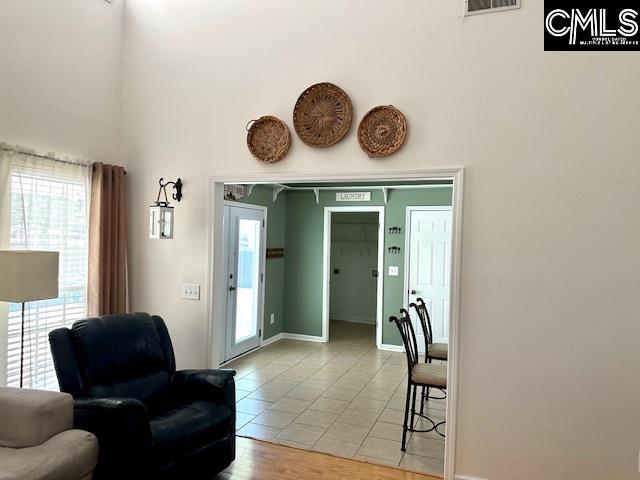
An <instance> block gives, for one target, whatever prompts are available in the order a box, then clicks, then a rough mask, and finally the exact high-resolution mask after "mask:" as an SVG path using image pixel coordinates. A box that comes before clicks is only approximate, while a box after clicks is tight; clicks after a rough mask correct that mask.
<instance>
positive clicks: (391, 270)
mask: <svg viewBox="0 0 640 480" xmlns="http://www.w3.org/2000/svg"><path fill="white" fill-rule="evenodd" d="M399 274H400V269H399V268H398V267H394V266H389V276H390V277H397V276H398V275H399Z"/></svg>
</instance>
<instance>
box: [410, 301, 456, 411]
mask: <svg viewBox="0 0 640 480" xmlns="http://www.w3.org/2000/svg"><path fill="white" fill-rule="evenodd" d="M416 302H417V303H412V304H411V305H410V307H412V308H413V309H414V310H415V311H416V314H417V315H418V318H419V319H420V326H421V327H422V334H423V335H424V343H425V345H424V351H425V355H424V361H425V362H427V363H431V361H432V360H441V361H445V362H446V361H448V357H449V345H448V344H446V343H433V329H432V328H431V316H430V315H429V309H428V308H427V305H426V303H425V301H424V300H423V299H422V298H417V299H416ZM441 391H442V393H443V395H442V396H441V397H433V396H429V388H428V387H425V388H423V389H422V399H421V401H420V413H424V402H425V399H426V398H432V399H434V400H445V399H446V398H447V394H446V392H445V391H444V390H441Z"/></svg>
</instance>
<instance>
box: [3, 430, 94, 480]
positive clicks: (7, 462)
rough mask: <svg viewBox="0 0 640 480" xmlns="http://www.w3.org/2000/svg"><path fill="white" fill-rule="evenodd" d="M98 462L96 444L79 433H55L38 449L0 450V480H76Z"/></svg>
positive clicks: (78, 431)
mask: <svg viewBox="0 0 640 480" xmlns="http://www.w3.org/2000/svg"><path fill="white" fill-rule="evenodd" d="M97 461H98V440H97V439H96V437H95V436H94V435H92V434H91V433H88V432H84V431H82V430H67V431H65V432H62V433H59V434H57V435H55V436H53V437H52V438H50V439H49V440H47V441H46V442H44V443H43V444H42V445H39V446H37V447H28V448H5V447H2V448H0V480H16V479H18V478H19V479H20V480H40V479H43V480H44V479H46V480H80V479H84V478H87V477H89V478H90V475H91V472H93V469H94V467H95V466H96V463H97Z"/></svg>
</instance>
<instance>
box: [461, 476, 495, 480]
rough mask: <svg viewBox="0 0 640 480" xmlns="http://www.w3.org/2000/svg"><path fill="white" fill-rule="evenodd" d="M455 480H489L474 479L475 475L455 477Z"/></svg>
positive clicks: (484, 479)
mask: <svg viewBox="0 0 640 480" xmlns="http://www.w3.org/2000/svg"><path fill="white" fill-rule="evenodd" d="M453 478H454V479H455V480H487V479H486V478H481V477H474V476H473V475H454V477H453Z"/></svg>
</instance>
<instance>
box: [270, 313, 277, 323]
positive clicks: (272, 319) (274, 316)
mask: <svg viewBox="0 0 640 480" xmlns="http://www.w3.org/2000/svg"><path fill="white" fill-rule="evenodd" d="M275 322H276V314H275V313H272V314H271V316H270V317H269V323H270V324H271V325H273V324H274V323H275Z"/></svg>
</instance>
